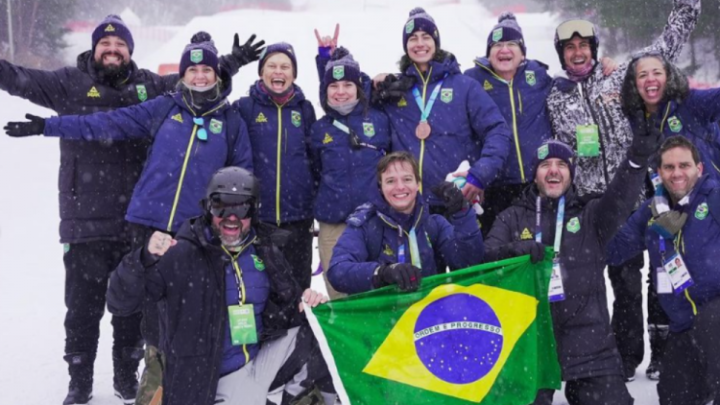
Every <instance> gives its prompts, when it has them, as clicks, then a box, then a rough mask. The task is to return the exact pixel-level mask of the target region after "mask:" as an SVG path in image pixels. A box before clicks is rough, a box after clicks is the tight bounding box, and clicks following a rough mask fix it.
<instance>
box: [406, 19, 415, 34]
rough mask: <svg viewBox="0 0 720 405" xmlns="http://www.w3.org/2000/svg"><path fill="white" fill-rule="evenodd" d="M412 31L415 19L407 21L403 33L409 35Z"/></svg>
mask: <svg viewBox="0 0 720 405" xmlns="http://www.w3.org/2000/svg"><path fill="white" fill-rule="evenodd" d="M413 29H415V19H414V18H413V19H412V20H410V21H408V22H407V24H405V33H406V34H411V33H412V32H413Z"/></svg>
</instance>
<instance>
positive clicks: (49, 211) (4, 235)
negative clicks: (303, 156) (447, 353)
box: [0, 0, 657, 405]
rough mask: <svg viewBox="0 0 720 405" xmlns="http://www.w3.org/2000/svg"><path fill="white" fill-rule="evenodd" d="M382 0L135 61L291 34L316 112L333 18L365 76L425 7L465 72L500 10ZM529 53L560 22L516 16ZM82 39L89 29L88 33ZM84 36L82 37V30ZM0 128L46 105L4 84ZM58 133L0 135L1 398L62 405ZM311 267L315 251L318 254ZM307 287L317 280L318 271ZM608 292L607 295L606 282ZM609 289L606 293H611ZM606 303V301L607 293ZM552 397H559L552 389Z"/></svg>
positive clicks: (313, 9) (254, 23)
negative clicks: (322, 40) (321, 42)
mask: <svg viewBox="0 0 720 405" xmlns="http://www.w3.org/2000/svg"><path fill="white" fill-rule="evenodd" d="M384 3H390V2H386V1H380V0H368V1H363V2H358V1H355V0H333V1H332V2H326V1H322V2H321V1H310V2H308V4H307V7H306V9H305V11H302V12H294V13H287V12H279V11H263V10H248V11H233V12H228V13H224V14H221V15H216V16H212V17H201V18H197V19H195V20H193V21H191V22H190V23H188V24H187V25H186V26H185V27H180V29H179V31H178V32H179V33H178V34H177V35H176V36H175V37H174V38H173V39H172V40H170V41H169V42H167V43H166V44H165V45H163V46H162V47H160V48H158V49H157V51H156V52H154V53H152V54H151V55H150V56H147V57H145V58H144V59H141V60H138V64H139V65H140V66H141V67H146V68H150V69H156V68H157V66H158V65H159V64H161V63H177V62H178V61H179V56H180V52H181V51H182V49H183V47H184V46H185V45H186V44H187V43H188V42H189V40H190V37H191V36H192V34H193V33H195V32H196V31H198V30H206V31H208V32H209V33H211V34H212V36H213V37H214V38H215V41H216V45H217V47H218V49H220V51H221V52H222V53H227V52H229V51H230V47H231V44H232V37H233V34H234V33H235V32H238V33H239V34H240V37H241V39H242V40H243V41H244V39H245V38H247V37H248V36H249V35H250V34H252V33H256V34H258V36H259V37H260V38H263V39H265V40H266V41H267V42H269V43H272V42H278V41H287V42H290V43H292V44H293V45H294V46H295V50H296V53H297V55H299V57H298V63H299V68H298V71H299V78H298V83H299V84H300V85H301V86H302V87H303V88H304V90H305V93H306V96H307V97H308V98H310V99H311V100H313V102H314V103H315V106H316V112H317V113H318V115H320V114H322V110H321V109H320V107H319V103H318V102H317V94H318V81H317V77H316V73H315V72H316V70H315V65H314V56H315V54H316V52H317V48H316V41H315V36H314V34H313V29H314V28H317V29H318V30H319V31H320V32H321V33H324V34H331V33H332V30H333V28H334V26H335V23H336V22H337V23H340V24H341V30H340V44H341V45H344V46H346V47H348V48H349V49H350V51H351V52H352V53H353V54H354V56H355V58H356V60H358V61H359V62H360V64H361V67H362V68H363V70H365V71H366V72H368V73H369V74H370V75H371V76H372V75H374V74H375V73H379V72H391V71H396V70H397V68H396V62H397V60H398V59H399V58H400V56H401V54H402V43H401V32H402V27H403V25H404V23H405V20H406V18H407V13H408V11H409V10H410V9H411V8H412V7H414V6H416V5H418V4H425V5H426V9H427V11H428V12H429V13H430V14H431V15H432V16H433V17H434V18H435V20H436V23H437V25H438V27H439V29H440V35H441V40H442V45H443V48H445V49H447V50H449V51H451V52H453V53H455V55H456V56H457V58H458V60H459V61H460V63H461V64H462V66H463V68H468V67H470V66H471V63H472V60H473V58H475V57H476V56H478V55H482V54H484V52H485V44H486V40H487V35H488V32H489V30H490V28H491V27H492V26H493V25H494V24H495V22H496V17H495V16H492V15H491V14H490V13H489V12H488V11H487V10H486V9H485V8H483V7H482V6H480V5H478V3H475V2H473V1H470V0H463V1H460V2H457V3H455V4H446V5H438V4H440V3H442V1H432V0H424V1H418V0H416V1H406V0H401V1H400V0H398V1H394V2H392V3H391V4H392V6H387V5H386V4H384ZM518 21H519V23H520V24H521V26H522V27H523V30H524V34H525V38H526V41H527V48H528V49H529V52H528V57H530V58H534V59H539V60H542V61H543V62H545V63H547V64H549V65H550V67H551V70H552V71H553V72H556V71H557V70H558V69H559V62H558V60H557V55H556V54H555V51H554V48H553V45H552V35H553V29H554V27H555V26H556V24H557V21H556V20H555V18H554V16H552V15H550V14H522V15H519V16H518ZM88 37H89V34H88ZM82 41H88V42H89V38H83V39H82ZM256 78H257V66H256V65H255V64H253V65H251V66H248V67H246V68H244V69H242V70H241V72H240V74H239V75H237V76H236V77H235V79H234V89H235V90H234V92H233V94H232V96H231V98H232V99H233V100H234V99H237V98H238V97H240V96H242V95H245V94H246V93H247V89H248V87H249V86H250V84H251V83H252V82H253V81H254V80H256ZM0 105H2V106H3V108H2V109H0V124H2V125H4V124H5V123H6V122H8V121H12V120H21V119H23V117H24V114H25V113H28V112H29V113H33V114H37V115H40V116H49V115H51V114H52V112H51V111H48V110H45V109H42V108H39V107H37V106H33V105H31V104H30V103H28V102H26V101H24V100H21V99H18V98H14V97H10V96H9V95H7V94H6V93H2V92H0ZM58 154H59V148H58V144H57V141H55V140H50V139H43V138H41V137H34V138H30V139H11V138H8V137H7V136H4V134H0V190H2V192H0V325H2V333H0V343H1V344H0V387H2V389H0V404H3V405H4V404H29V405H35V404H47V403H55V404H59V403H60V402H61V401H62V399H63V398H64V396H65V393H66V392H67V391H66V390H67V382H68V376H67V372H66V365H65V363H64V362H63V361H62V356H63V345H64V340H63V339H64V335H65V333H64V328H63V319H64V314H65V306H64V302H63V289H64V284H63V283H64V269H63V264H62V246H61V245H60V244H59V243H58V233H57V229H58V223H59V219H58V208H57V170H58V163H59V156H58ZM315 261H316V263H317V255H316V258H315ZM314 285H316V286H317V287H318V288H324V286H323V285H322V280H321V279H320V277H315V279H314ZM608 291H611V290H610V289H609V288H608ZM610 294H611V293H610ZM609 301H610V302H612V297H610V298H609ZM111 339H112V329H111V327H110V324H109V317H105V318H104V319H103V324H102V329H101V338H100V340H101V341H100V348H99V353H98V356H97V357H98V359H97V362H96V366H95V385H94V387H95V389H94V393H95V397H94V399H93V400H92V402H91V404H94V405H105V404H108V405H110V404H119V403H120V402H119V400H117V399H116V398H115V397H114V396H113V394H112V364H111V361H110V346H111ZM646 365H647V359H646V361H645V363H643V365H642V366H641V367H640V368H639V369H638V370H639V371H638V376H637V380H636V381H635V382H633V383H630V384H629V385H628V387H629V388H630V390H631V393H632V395H633V396H634V397H635V398H636V404H638V405H650V404H656V403H657V395H656V393H655V384H654V383H652V382H650V381H648V380H647V379H646V378H645V377H644V369H645V367H646ZM556 403H557V404H564V403H565V400H564V397H562V396H561V395H558V397H557V400H556Z"/></svg>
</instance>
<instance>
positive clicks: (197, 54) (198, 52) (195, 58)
mask: <svg viewBox="0 0 720 405" xmlns="http://www.w3.org/2000/svg"><path fill="white" fill-rule="evenodd" d="M202 60H203V50H202V49H193V50H192V51H190V61H192V62H193V63H200V62H201V61H202Z"/></svg>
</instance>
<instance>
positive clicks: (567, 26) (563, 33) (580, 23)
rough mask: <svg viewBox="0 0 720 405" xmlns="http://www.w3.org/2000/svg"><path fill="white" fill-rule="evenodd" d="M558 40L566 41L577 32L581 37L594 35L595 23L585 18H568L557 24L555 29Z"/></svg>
mask: <svg viewBox="0 0 720 405" xmlns="http://www.w3.org/2000/svg"><path fill="white" fill-rule="evenodd" d="M556 33H557V36H558V40H560V41H567V40H570V39H572V37H573V35H575V34H577V35H580V36H581V37H583V38H590V37H594V36H595V25H594V24H593V23H591V22H590V21H587V20H570V21H565V22H564V23H562V24H560V25H558V27H557V30H556Z"/></svg>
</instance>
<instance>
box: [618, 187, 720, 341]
mask: <svg viewBox="0 0 720 405" xmlns="http://www.w3.org/2000/svg"><path fill="white" fill-rule="evenodd" d="M651 201H652V200H648V201H646V202H645V203H643V204H642V206H641V207H640V208H639V209H638V210H637V211H635V213H634V214H633V215H632V216H631V217H630V219H628V221H627V223H626V224H625V225H624V226H623V227H622V229H621V230H620V232H619V233H618V234H617V235H616V236H615V238H614V239H613V241H612V242H611V243H610V245H609V246H608V257H609V258H610V264H613V265H619V264H621V263H624V262H625V261H626V260H628V259H630V258H632V257H634V256H635V255H637V254H639V253H640V252H642V251H643V250H645V249H647V251H648V254H649V256H650V268H651V269H653V270H654V269H657V268H659V267H661V266H662V265H663V262H662V259H661V255H660V235H659V234H658V233H657V232H655V231H654V230H651V229H648V227H649V226H650V224H651V223H652V222H653V219H652V211H651V209H650V203H651ZM672 209H673V210H678V211H681V212H686V213H687V221H686V222H685V225H684V226H683V228H682V231H681V232H680V233H678V235H677V236H676V237H675V239H674V240H671V239H666V240H665V249H666V253H665V258H666V259H669V258H670V257H671V256H672V255H673V254H675V252H676V247H679V250H680V255H681V256H682V258H683V260H684V261H685V265H686V266H687V268H688V271H690V275H691V276H692V279H693V282H694V283H695V285H693V286H691V287H689V288H688V289H687V290H686V291H687V293H681V294H679V295H675V294H658V298H659V300H660V305H661V306H662V308H663V310H664V311H665V313H666V314H667V315H668V318H670V330H672V331H673V332H682V331H684V330H686V329H689V328H690V327H691V326H692V323H693V319H694V317H695V314H696V311H702V310H703V308H702V307H703V304H705V303H706V302H708V301H710V300H712V299H715V298H717V297H720V271H718V265H717V262H718V257H720V183H718V182H717V181H716V180H715V179H714V178H713V177H711V176H709V175H703V176H702V177H701V178H700V179H699V180H698V182H697V184H696V185H695V188H694V189H693V191H692V192H691V193H690V201H689V203H688V204H687V205H684V206H679V205H676V206H675V207H672ZM650 274H651V276H652V278H653V280H654V281H657V272H656V271H651V272H650ZM655 285H657V282H656V283H655Z"/></svg>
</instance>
